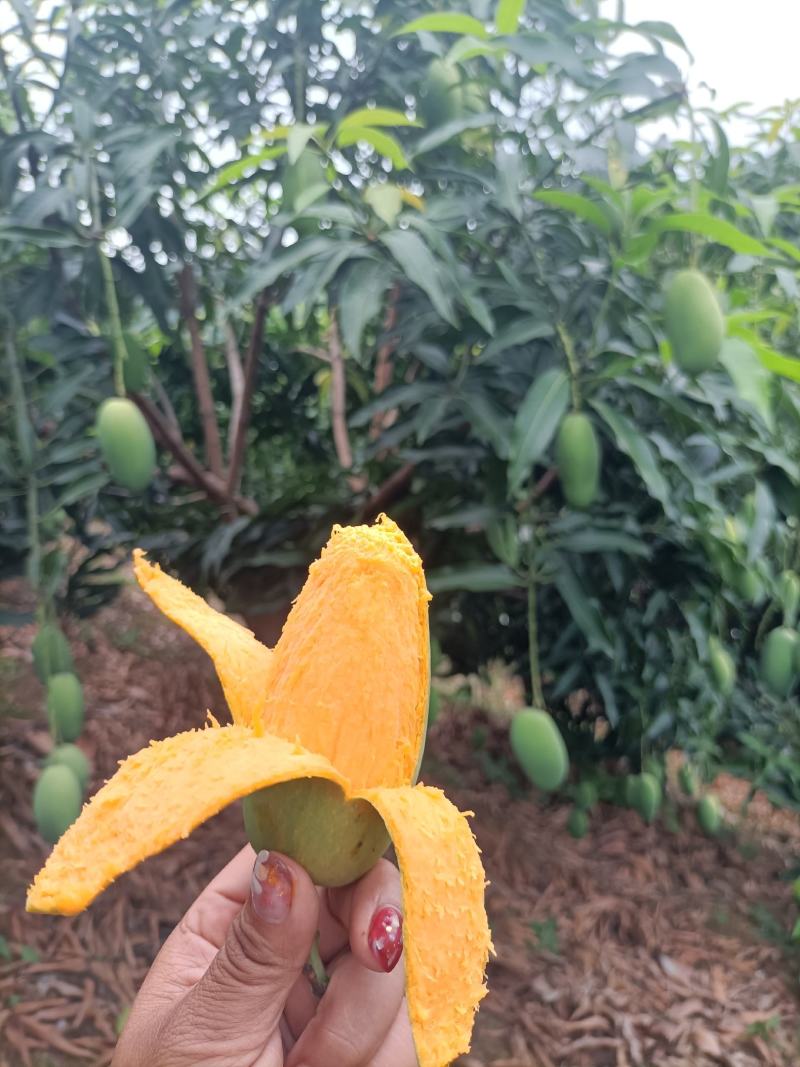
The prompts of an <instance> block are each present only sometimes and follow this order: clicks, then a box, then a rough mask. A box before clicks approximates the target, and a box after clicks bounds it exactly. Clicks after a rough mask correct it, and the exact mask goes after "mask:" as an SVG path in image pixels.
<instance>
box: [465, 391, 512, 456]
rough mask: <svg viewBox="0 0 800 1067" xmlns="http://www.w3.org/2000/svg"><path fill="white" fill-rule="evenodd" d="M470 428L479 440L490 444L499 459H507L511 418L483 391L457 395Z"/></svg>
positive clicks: (509, 445)
mask: <svg viewBox="0 0 800 1067" xmlns="http://www.w3.org/2000/svg"><path fill="white" fill-rule="evenodd" d="M459 402H460V403H461V405H462V407H463V408H464V413H465V414H466V416H467V418H468V419H469V422H470V428H471V430H472V433H473V435H474V436H475V437H477V438H478V440H479V441H485V442H486V443H487V444H489V445H491V446H492V448H493V449H494V451H495V453H496V455H497V456H498V457H499V458H500V459H508V452H509V448H510V447H511V420H510V418H509V417H508V415H507V414H506V413H505V412H504V411H502V410H501V409H500V408H499V407H498V406H497V405H496V404H494V403H493V402H492V401H491V400H490V399H489V397H488V396H486V394H485V393H478V392H474V393H473V392H467V393H464V394H463V395H462V396H460V397H459Z"/></svg>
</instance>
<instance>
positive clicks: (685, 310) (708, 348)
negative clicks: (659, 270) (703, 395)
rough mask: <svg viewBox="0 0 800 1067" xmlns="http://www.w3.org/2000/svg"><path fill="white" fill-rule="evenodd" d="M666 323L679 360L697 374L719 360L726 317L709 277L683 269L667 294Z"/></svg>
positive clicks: (689, 372)
mask: <svg viewBox="0 0 800 1067" xmlns="http://www.w3.org/2000/svg"><path fill="white" fill-rule="evenodd" d="M664 325H665V327H666V331H667V337H668V338H669V342H670V344H671V346H672V354H673V357H674V359H675V363H676V364H677V366H678V367H680V369H681V370H682V371H684V372H685V373H686V374H689V375H691V376H692V377H695V376H696V375H698V374H702V373H703V371H707V370H710V369H711V367H713V366H714V364H715V363H716V362H717V360H718V359H719V353H720V349H721V348H722V340H723V337H724V336H725V319H724V317H723V314H722V311H721V309H720V306H719V304H718V303H717V298H716V295H715V293H714V290H713V289H712V287H711V284H710V282H709V281H708V278H706V276H705V275H704V274H701V273H700V271H698V270H682V271H679V272H678V273H677V274H675V275H674V276H673V277H672V279H671V280H670V282H669V284H668V285H667V288H666V290H665V293H664Z"/></svg>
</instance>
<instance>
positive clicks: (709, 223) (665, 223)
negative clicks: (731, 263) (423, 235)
mask: <svg viewBox="0 0 800 1067" xmlns="http://www.w3.org/2000/svg"><path fill="white" fill-rule="evenodd" d="M653 226H654V228H655V229H656V230H657V231H658V232H660V233H663V232H665V231H667V230H677V231H679V232H685V233H698V234H700V235H701V236H702V237H708V238H710V240H712V241H715V242H716V243H717V244H720V245H725V247H726V248H730V249H731V251H732V252H739V253H741V254H742V255H746V256H771V255H773V252H772V250H771V249H770V248H769V246H768V245H765V244H764V242H763V241H759V240H757V239H756V238H755V237H751V236H750V235H749V234H747V233H745V232H744V231H743V230H740V229H739V228H738V227H737V226H734V225H733V223H732V222H726V220H725V219H718V218H716V217H715V216H714V215H706V214H703V213H702V212H694V213H691V212H689V213H685V214H677V215H666V216H665V217H664V218H663V219H658V221H657V222H655V223H653Z"/></svg>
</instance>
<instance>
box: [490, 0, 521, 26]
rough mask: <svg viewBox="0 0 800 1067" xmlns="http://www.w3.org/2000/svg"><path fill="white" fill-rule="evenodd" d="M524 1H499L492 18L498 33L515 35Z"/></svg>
mask: <svg viewBox="0 0 800 1067" xmlns="http://www.w3.org/2000/svg"><path fill="white" fill-rule="evenodd" d="M525 2H526V0H499V2H498V4H497V11H496V12H495V16H494V25H495V29H496V30H497V32H498V33H516V32H517V26H519V20H520V18H521V17H522V12H523V11H524V10H525Z"/></svg>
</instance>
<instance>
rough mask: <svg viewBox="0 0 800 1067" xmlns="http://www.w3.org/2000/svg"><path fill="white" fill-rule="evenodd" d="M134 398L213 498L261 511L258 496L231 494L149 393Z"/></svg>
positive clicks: (164, 443)
mask: <svg viewBox="0 0 800 1067" xmlns="http://www.w3.org/2000/svg"><path fill="white" fill-rule="evenodd" d="M130 398H131V400H133V402H134V404H136V406H137V407H138V409H139V410H140V411H141V413H142V414H143V415H144V417H145V418H146V419H147V423H148V425H149V426H150V429H151V430H152V431H153V435H154V436H155V437H156V439H157V440H158V441H159V442H160V443H161V445H162V447H164V448H166V449H167V451H168V452H170V453H171V454H172V456H174V458H175V459H176V461H177V462H178V463H179V464H180V466H181V467H183V469H184V470H185V471H186V473H187V474H188V476H189V477H190V479H191V480H192V481H193V482H194V484H195V485H196V486H197V487H198V488H199V489H202V490H203V492H204V493H205V494H206V496H208V498H209V499H210V500H214V501H215V502H216V503H218V504H223V505H226V506H228V505H230V504H233V505H234V507H235V508H236V509H237V510H238V511H241V512H244V514H246V515H257V514H258V505H257V504H256V502H255V501H254V500H250V499H248V498H246V497H240V496H231V495H230V494H229V493H228V491H227V487H226V486H225V483H224V482H223V481H222V479H221V478H218V477H217V476H216V475H214V474H213V473H212V472H210V471H207V470H204V469H203V467H202V466H201V465H200V463H199V462H198V461H197V459H196V457H195V456H193V455H192V453H191V452H190V451H189V449H188V448H187V447H186V444H185V442H184V440H183V438H182V437H181V436H180V433H179V432H178V431H176V430H175V428H174V427H173V426H171V425H170V424H169V422H168V421H167V419H166V418H165V417H164V416H163V415H162V414H161V412H160V411H159V410H158V408H157V407H156V406H155V404H154V403H153V402H152V401H151V400H150V399H149V398H148V397H146V396H142V394H141V393H131V394H130Z"/></svg>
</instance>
